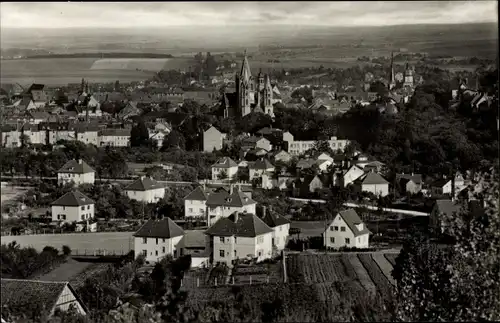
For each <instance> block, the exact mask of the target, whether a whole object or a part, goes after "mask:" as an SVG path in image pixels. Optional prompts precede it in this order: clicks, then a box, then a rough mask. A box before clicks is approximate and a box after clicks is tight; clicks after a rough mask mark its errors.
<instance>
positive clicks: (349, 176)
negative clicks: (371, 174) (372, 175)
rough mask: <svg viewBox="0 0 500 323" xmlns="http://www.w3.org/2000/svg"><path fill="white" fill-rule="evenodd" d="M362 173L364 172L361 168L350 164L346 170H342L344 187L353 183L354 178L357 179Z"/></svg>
mask: <svg viewBox="0 0 500 323" xmlns="http://www.w3.org/2000/svg"><path fill="white" fill-rule="evenodd" d="M364 174H365V172H364V171H363V169H361V168H359V167H358V166H357V165H352V166H351V167H349V169H348V170H346V171H345V172H344V174H343V176H342V181H343V184H344V187H346V186H347V185H349V184H351V183H353V182H354V181H355V180H357V179H358V178H360V177H361V176H363V175H364Z"/></svg>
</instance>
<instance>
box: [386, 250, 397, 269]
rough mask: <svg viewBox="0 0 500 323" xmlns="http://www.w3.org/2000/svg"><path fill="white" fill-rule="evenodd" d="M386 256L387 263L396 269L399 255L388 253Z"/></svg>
mask: <svg viewBox="0 0 500 323" xmlns="http://www.w3.org/2000/svg"><path fill="white" fill-rule="evenodd" d="M384 256H385V259H387V261H389V263H390V264H391V266H392V267H394V265H395V264H396V258H397V257H398V254H396V253H386V254H384Z"/></svg>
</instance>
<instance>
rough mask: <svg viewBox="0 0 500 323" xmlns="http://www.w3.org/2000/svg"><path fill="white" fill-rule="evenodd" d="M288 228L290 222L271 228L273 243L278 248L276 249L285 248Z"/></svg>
mask: <svg viewBox="0 0 500 323" xmlns="http://www.w3.org/2000/svg"><path fill="white" fill-rule="evenodd" d="M289 230H290V224H289V223H288V224H283V225H279V226H277V227H275V228H273V231H274V232H273V238H274V244H275V245H276V247H277V248H278V250H283V249H285V246H286V242H287V240H288V235H289Z"/></svg>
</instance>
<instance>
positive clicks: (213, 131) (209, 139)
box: [203, 127, 227, 153]
mask: <svg viewBox="0 0 500 323" xmlns="http://www.w3.org/2000/svg"><path fill="white" fill-rule="evenodd" d="M226 137H227V135H226V134H225V133H222V132H220V131H219V130H218V129H217V128H215V127H210V128H208V129H207V130H206V131H205V132H204V133H203V151H206V152H210V153H211V152H212V151H214V150H221V149H222V146H223V145H224V140H225V139H226Z"/></svg>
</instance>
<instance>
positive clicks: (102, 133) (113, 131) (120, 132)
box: [98, 129, 131, 137]
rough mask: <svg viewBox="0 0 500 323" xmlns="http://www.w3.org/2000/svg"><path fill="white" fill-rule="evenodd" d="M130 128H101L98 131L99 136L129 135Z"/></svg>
mask: <svg viewBox="0 0 500 323" xmlns="http://www.w3.org/2000/svg"><path fill="white" fill-rule="evenodd" d="M130 133H131V129H102V130H100V131H99V132H98V135H99V136H120V137H127V136H130Z"/></svg>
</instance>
